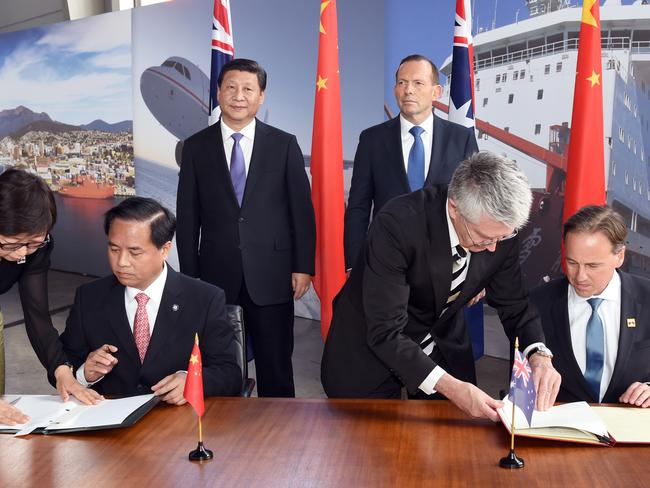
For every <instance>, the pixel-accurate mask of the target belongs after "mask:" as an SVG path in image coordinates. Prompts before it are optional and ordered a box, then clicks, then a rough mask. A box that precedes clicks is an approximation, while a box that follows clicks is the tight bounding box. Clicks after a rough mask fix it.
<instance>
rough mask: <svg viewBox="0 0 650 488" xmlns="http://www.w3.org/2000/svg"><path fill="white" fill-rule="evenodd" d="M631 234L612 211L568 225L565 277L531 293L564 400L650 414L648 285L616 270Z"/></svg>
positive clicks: (584, 214)
mask: <svg viewBox="0 0 650 488" xmlns="http://www.w3.org/2000/svg"><path fill="white" fill-rule="evenodd" d="M626 239H627V228H626V227H625V222H624V220H623V218H622V217H621V216H620V215H619V214H618V213H616V212H615V211H614V210H612V209H610V208H607V207H600V206H595V205H593V206H587V207H583V208H582V209H580V210H579V211H578V212H577V213H576V214H574V215H573V216H572V217H570V218H569V219H568V220H567V221H566V223H565V224H564V253H565V256H566V277H565V278H561V279H557V280H554V281H551V282H550V283H546V284H544V285H542V286H540V287H538V288H536V289H535V290H533V291H532V292H531V301H532V302H533V303H534V304H535V305H537V308H538V309H539V312H540V315H541V317H542V326H543V327H544V334H545V335H546V340H547V344H548V345H549V347H551V348H552V349H553V351H555V361H554V362H555V365H556V366H557V369H558V371H559V372H560V374H561V375H562V386H561V388H560V393H559V394H558V400H559V401H563V402H575V401H581V400H583V401H587V402H595V403H598V402H604V403H615V402H621V403H629V404H631V405H636V406H639V407H644V408H645V407H650V386H648V382H650V305H648V298H649V297H650V281H649V280H647V279H645V278H642V277H639V276H633V275H630V274H627V273H624V272H622V271H620V270H618V268H620V266H621V265H622V264H623V260H624V259H625V241H626Z"/></svg>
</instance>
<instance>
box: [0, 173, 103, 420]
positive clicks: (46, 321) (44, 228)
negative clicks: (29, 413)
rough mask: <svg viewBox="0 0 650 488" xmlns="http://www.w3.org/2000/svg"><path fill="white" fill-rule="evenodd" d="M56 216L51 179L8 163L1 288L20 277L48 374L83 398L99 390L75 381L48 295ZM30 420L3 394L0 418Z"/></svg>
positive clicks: (2, 182)
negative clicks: (9, 166) (9, 165)
mask: <svg viewBox="0 0 650 488" xmlns="http://www.w3.org/2000/svg"><path fill="white" fill-rule="evenodd" d="M55 221H56V203H55V202H54V195H53V194H52V191H51V190H50V189H49V187H48V186H47V184H46V183H45V182H44V181H43V180H42V179H41V178H39V177H38V176H34V175H32V174H30V173H27V172H26V171H22V170H18V169H9V170H7V171H5V172H4V173H2V174H1V175H0V294H1V293H4V292H6V291H8V290H9V289H10V288H11V287H12V286H13V285H14V284H15V283H18V291H19V294H20V301H21V304H22V307H23V313H24V316H25V328H26V330H27V336H28V337H29V341H30V343H31V344H32V347H33V348H34V351H35V352H36V355H37V356H38V359H39V360H40V361H41V364H43V366H44V367H45V368H46V369H47V373H48V378H49V380H50V382H51V383H52V384H56V389H57V390H58V392H59V395H61V398H62V399H63V400H64V401H65V400H67V399H68V397H69V395H74V396H75V397H76V398H77V399H78V400H80V401H81V402H83V403H86V404H91V403H97V402H98V401H100V400H101V396H100V395H99V394H97V393H96V392H94V391H93V390H90V389H87V388H84V387H83V386H82V385H81V384H79V383H78V382H77V380H76V379H75V378H74V376H73V374H72V369H71V367H70V365H69V363H68V362H67V360H66V357H65V354H64V353H63V347H62V345H61V342H60V341H59V334H58V333H57V331H56V329H55V328H54V326H53V325H52V320H51V318H50V312H49V304H48V296H47V272H48V270H49V267H50V253H51V252H52V247H53V241H52V237H51V236H50V234H49V232H50V230H51V228H52V227H53V226H54V223H55ZM2 324H3V322H2V313H1V311H0V394H2V393H4V386H5V385H4V377H5V368H4V366H5V365H4V334H3V328H2V327H3V326H2ZM26 420H27V417H26V416H25V415H23V414H22V413H21V412H20V411H19V410H18V409H17V408H15V407H14V406H12V405H9V404H8V403H6V402H4V401H2V400H0V423H3V424H11V425H13V424H15V423H22V422H25V421H26Z"/></svg>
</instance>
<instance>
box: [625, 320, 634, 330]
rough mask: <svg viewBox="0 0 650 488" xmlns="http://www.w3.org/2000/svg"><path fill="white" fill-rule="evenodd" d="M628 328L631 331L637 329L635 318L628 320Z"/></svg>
mask: <svg viewBox="0 0 650 488" xmlns="http://www.w3.org/2000/svg"><path fill="white" fill-rule="evenodd" d="M627 326H628V328H630V329H632V328H634V327H636V320H635V319H634V318H631V319H627Z"/></svg>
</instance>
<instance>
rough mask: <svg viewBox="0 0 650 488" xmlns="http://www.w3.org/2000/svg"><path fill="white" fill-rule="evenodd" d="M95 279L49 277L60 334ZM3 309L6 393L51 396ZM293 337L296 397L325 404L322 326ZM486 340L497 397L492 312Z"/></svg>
mask: <svg viewBox="0 0 650 488" xmlns="http://www.w3.org/2000/svg"><path fill="white" fill-rule="evenodd" d="M91 279H92V278H88V277H84V276H80V275H76V274H71V273H63V272H57V271H51V272H50V276H49V282H50V283H49V292H50V310H51V312H52V322H53V323H54V326H55V327H56V328H57V329H58V330H59V332H61V331H63V328H64V327H65V320H66V318H67V316H68V308H69V307H70V305H71V304H72V302H73V300H74V292H75V289H76V288H77V287H78V286H79V285H81V284H83V283H85V282H87V281H90V280H91ZM0 307H1V308H2V312H3V314H4V320H5V354H6V359H5V363H6V392H7V393H23V394H46V393H53V392H54V388H52V386H50V384H49V383H48V382H47V378H46V375H45V370H44V369H43V367H42V366H41V365H40V363H39V361H38V359H37V358H36V355H35V354H34V351H33V350H32V348H31V346H30V344H29V341H28V339H27V334H26V333H25V327H24V325H23V324H22V318H23V317H22V309H21V307H20V300H19V297H18V292H17V289H16V288H14V289H12V290H11V291H10V292H8V293H5V294H4V295H2V296H0ZM12 324H15V325H12ZM294 337H295V349H294V355H293V369H294V381H295V384H296V396H298V397H306V398H324V397H325V393H324V392H323V387H322V386H321V383H320V360H321V356H322V351H323V343H322V339H321V334H320V322H317V321H313V320H307V319H303V318H299V317H296V322H295V330H294ZM485 340H486V345H485V351H486V354H488V355H486V356H483V357H482V358H480V359H479V360H478V361H477V376H478V383H479V386H480V387H481V388H482V389H483V390H485V391H486V392H487V393H488V394H490V395H491V396H493V397H496V396H498V393H499V390H502V389H504V388H506V387H507V385H508V379H509V372H508V361H507V360H505V359H502V358H504V357H507V353H508V346H507V341H506V340H505V335H504V333H503V329H502V328H501V326H500V325H499V321H498V318H497V317H496V314H495V313H494V312H493V311H491V310H488V311H486V314H485ZM495 356H496V357H495ZM249 376H250V377H252V378H254V377H255V365H254V362H253V363H251V364H250V365H249Z"/></svg>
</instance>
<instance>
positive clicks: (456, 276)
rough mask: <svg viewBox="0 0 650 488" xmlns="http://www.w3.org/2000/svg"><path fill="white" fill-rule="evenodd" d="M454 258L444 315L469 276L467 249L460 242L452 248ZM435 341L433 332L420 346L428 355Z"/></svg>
mask: <svg viewBox="0 0 650 488" xmlns="http://www.w3.org/2000/svg"><path fill="white" fill-rule="evenodd" d="M451 254H452V258H453V260H454V262H453V263H452V265H451V287H450V290H449V297H448V298H447V302H446V303H445V308H444V309H443V310H442V312H441V313H440V316H441V317H442V316H443V315H444V314H445V312H446V311H447V310H449V307H450V306H451V305H452V304H453V303H454V301H455V300H456V299H457V298H458V296H459V295H460V291H461V289H462V288H463V282H464V281H465V278H466V277H467V251H466V250H465V249H463V247H462V246H461V245H460V244H459V245H457V246H456V247H454V248H452V253H451ZM434 346H435V343H434V341H433V337H431V334H427V335H426V337H425V338H424V339H423V340H422V342H421V343H420V347H421V348H422V349H423V350H424V353H425V354H426V355H427V356H430V355H431V352H432V351H433V347H434Z"/></svg>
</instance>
